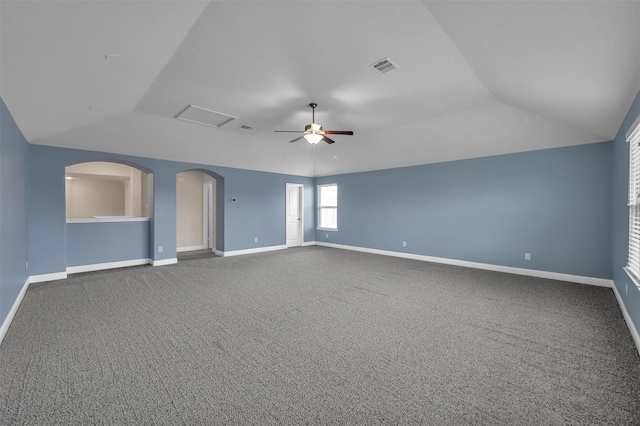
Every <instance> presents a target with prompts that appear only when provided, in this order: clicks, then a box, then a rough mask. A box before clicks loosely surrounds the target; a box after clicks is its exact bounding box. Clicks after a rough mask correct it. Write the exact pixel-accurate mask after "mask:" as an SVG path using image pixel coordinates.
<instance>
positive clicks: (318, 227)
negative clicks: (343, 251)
mask: <svg viewBox="0 0 640 426" xmlns="http://www.w3.org/2000/svg"><path fill="white" fill-rule="evenodd" d="M325 186H335V187H336V191H337V189H338V184H337V183H323V184H320V185H317V186H316V190H317V191H318V196H317V200H318V221H317V225H318V226H316V229H317V230H318V231H334V232H335V231H337V230H338V226H337V224H338V213H337V212H338V199H337V197H336V205H335V206H322V205H320V188H322V187H325ZM323 208H328V209H336V227H335V228H328V227H326V226H320V217H321V215H320V210H321V209H323Z"/></svg>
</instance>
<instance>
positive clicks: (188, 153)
mask: <svg viewBox="0 0 640 426" xmlns="http://www.w3.org/2000/svg"><path fill="white" fill-rule="evenodd" d="M638 22H640V3H639V2H637V1H611V0H603V1H441V2H436V1H417V0H411V1H401V0H390V1H368V0H361V1H314V0H299V1H270V0H261V1H237V0H236V1H216V0H214V1H211V2H205V1H161V2H160V1H88V0H84V1H8V0H0V24H1V28H0V31H1V32H0V36H1V37H0V43H1V44H0V48H1V50H0V61H1V62H0V96H2V98H3V100H4V101H5V103H6V104H7V105H8V107H9V110H10V111H11V113H12V115H13V117H14V119H15V120H16V122H17V123H18V126H19V127H20V129H21V130H22V132H23V133H24V135H25V137H26V138H27V139H28V140H29V142H31V143H35V144H44V145H54V146H62V147H71V148H81V149H89V150H98V151H106V152H114V153H122V154H130V155H138V156H145V157H153V158H162V159H170V160H179V161H186V162H194V163H206V164H212V165H221V166H229V167H238V168H244V169H253V170H265V171H272V172H279V173H290V174H296V175H307V176H314V175H315V176H322V175H330V174H338V173H346V172H353V171H363V170H373V169H381V168H389V167H397V166H405V165H415V164H425V163H433V162H440V161H448V160H457V159H465V158H473V157H480V156H487V155H496V154H504V153H510V152H521V151H530V150H536V149H543V148H552V147H560V146H570V145H577V144H584V143H593V142H600V141H606V140H611V139H613V138H614V136H615V133H616V131H617V129H618V127H619V126H620V124H621V122H622V120H623V118H624V115H625V113H626V111H627V110H628V108H629V106H630V105H631V102H632V100H633V98H634V97H635V95H636V93H637V91H638V90H639V89H640V30H639V28H640V26H639V25H638ZM107 55H119V57H117V58H114V59H105V56H107ZM385 57H390V58H391V59H392V60H393V61H394V62H396V63H397V64H398V65H399V67H400V68H399V69H396V70H394V71H391V72H389V73H387V74H384V75H380V74H378V73H377V72H375V71H373V70H372V69H371V68H369V65H371V64H372V63H374V62H376V61H377V60H379V59H382V58H385ZM309 102H317V103H318V105H319V106H318V108H317V110H316V122H318V123H320V124H322V125H323V126H324V128H325V129H333V130H353V131H354V132H355V135H354V136H340V135H337V136H335V137H334V138H333V139H334V140H336V143H335V144H333V145H327V144H325V143H320V144H319V145H317V147H315V148H314V147H313V146H311V145H309V144H308V143H306V142H305V141H304V139H303V140H300V141H298V142H296V143H293V144H289V143H288V141H289V140H291V139H293V138H295V137H297V136H298V135H296V134H294V133H275V132H274V130H303V128H304V126H305V125H306V124H308V123H310V122H311V110H310V108H309V107H308V106H307V105H308V104H309ZM190 104H193V105H197V106H199V107H203V108H207V109H211V110H214V111H217V112H220V113H224V114H228V115H231V116H235V117H238V119H236V120H233V121H231V122H229V123H227V124H225V125H223V126H221V127H219V128H216V127H209V126H204V125H199V124H194V123H189V122H185V121H181V120H176V119H175V117H176V116H177V115H178V114H180V113H181V112H182V111H183V110H184V109H185V108H186V107H187V106H188V105H190ZM241 125H246V126H250V127H253V130H244V129H241V128H240V126H241Z"/></svg>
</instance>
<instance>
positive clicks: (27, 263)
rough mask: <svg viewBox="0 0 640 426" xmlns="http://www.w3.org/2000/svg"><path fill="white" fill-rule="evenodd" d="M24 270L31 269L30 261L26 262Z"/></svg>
mask: <svg viewBox="0 0 640 426" xmlns="http://www.w3.org/2000/svg"><path fill="white" fill-rule="evenodd" d="M24 270H25V271H28V270H29V262H24Z"/></svg>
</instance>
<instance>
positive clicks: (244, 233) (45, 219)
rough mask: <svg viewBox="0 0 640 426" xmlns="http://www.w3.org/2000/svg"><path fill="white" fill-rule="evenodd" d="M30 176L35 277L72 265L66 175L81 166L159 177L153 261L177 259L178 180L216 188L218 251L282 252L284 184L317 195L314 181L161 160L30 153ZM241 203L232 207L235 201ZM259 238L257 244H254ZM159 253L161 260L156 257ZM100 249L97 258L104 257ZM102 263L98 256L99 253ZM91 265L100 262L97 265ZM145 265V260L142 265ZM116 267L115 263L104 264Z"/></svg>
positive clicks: (48, 150) (38, 149)
mask: <svg viewBox="0 0 640 426" xmlns="http://www.w3.org/2000/svg"><path fill="white" fill-rule="evenodd" d="M30 151H31V153H30V165H29V167H30V169H29V172H30V173H29V203H30V208H29V262H30V263H29V265H30V270H29V272H30V274H31V275H40V274H49V273H57V272H64V271H65V270H66V267H67V266H71V265H70V264H69V263H68V259H66V246H67V243H66V219H65V216H66V215H65V185H64V171H65V167H66V166H67V165H70V164H75V163H78V162H83V161H117V162H123V163H126V164H130V165H133V166H137V167H141V168H143V169H145V171H148V172H150V173H152V174H153V216H152V219H151V221H150V245H151V247H152V252H151V253H149V256H148V257H150V258H151V259H153V260H156V261H157V260H163V259H172V258H175V257H176V174H177V173H179V172H182V171H185V170H200V171H202V172H205V173H208V174H210V175H212V176H214V177H216V179H217V181H218V187H217V189H218V191H217V195H218V206H219V213H222V215H221V214H218V218H217V225H218V228H217V233H216V234H217V240H216V249H218V250H223V251H227V252H228V251H234V250H243V249H251V248H259V247H269V246H277V245H284V244H285V243H286V241H285V194H286V183H301V184H304V185H305V187H308V188H312V187H313V179H312V178H306V177H299V176H291V175H282V174H276V173H265V172H255V171H248V170H240V169H233V168H227V167H217V166H210V165H205V164H192V163H183V162H176V161H166V160H156V159H151V158H144V157H133V156H126V155H116V154H108V153H101V152H95V151H84V150H77V149H66V148H56V147H48V146H42V145H32V146H31V147H30ZM232 197H236V198H237V202H234V203H232V202H231V198H232ZM313 203H314V198H313V197H309V198H305V209H306V213H307V214H310V216H307V217H310V218H312V219H310V220H308V221H306V223H305V241H312V240H313V238H314V236H315V235H314V228H313V226H314V223H315V211H314V207H313ZM255 237H258V243H255V242H254V238H255ZM158 246H162V247H163V252H162V253H160V252H158V249H157V248H158ZM100 250H101V249H100V248H98V247H97V248H96V251H100ZM96 256H98V253H96ZM96 256H93V258H96V259H98V258H99V256H98V257H96ZM136 258H139V257H136ZM106 261H110V260H106Z"/></svg>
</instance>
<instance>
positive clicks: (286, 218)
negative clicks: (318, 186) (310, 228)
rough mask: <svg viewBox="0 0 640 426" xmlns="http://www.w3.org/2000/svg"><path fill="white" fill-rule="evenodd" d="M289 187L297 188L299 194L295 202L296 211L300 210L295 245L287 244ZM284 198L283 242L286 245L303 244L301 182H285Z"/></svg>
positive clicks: (302, 191) (302, 186)
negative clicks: (296, 205)
mask: <svg viewBox="0 0 640 426" xmlns="http://www.w3.org/2000/svg"><path fill="white" fill-rule="evenodd" d="M290 188H298V194H299V196H298V200H297V202H298V211H299V212H300V220H299V225H298V235H299V236H300V238H299V240H298V241H299V242H300V243H299V244H296V245H289V203H291V200H290V199H289V189H290ZM285 199H286V205H285V212H284V221H285V227H284V229H285V244H286V245H287V247H296V246H301V245H303V244H304V185H303V184H301V183H287V185H286V188H285Z"/></svg>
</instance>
